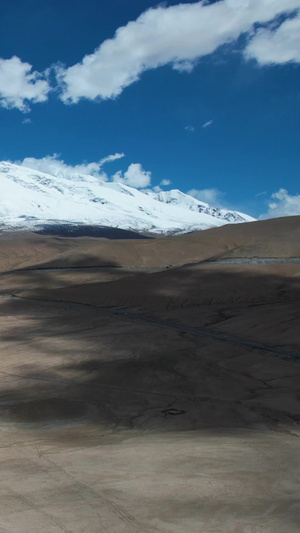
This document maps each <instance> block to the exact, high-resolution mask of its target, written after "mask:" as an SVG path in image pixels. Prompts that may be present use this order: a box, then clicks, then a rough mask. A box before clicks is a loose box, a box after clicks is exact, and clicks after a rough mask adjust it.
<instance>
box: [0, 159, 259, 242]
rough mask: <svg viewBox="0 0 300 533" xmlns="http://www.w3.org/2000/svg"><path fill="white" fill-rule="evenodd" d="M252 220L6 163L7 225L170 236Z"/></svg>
mask: <svg viewBox="0 0 300 533" xmlns="http://www.w3.org/2000/svg"><path fill="white" fill-rule="evenodd" d="M252 220H254V219H253V218H252V217H250V216H248V215H244V214H242V213H238V212H235V211H227V210H225V209H217V208H214V207H212V206H210V205H208V204H206V203H204V202H199V201H198V200H196V199H195V198H192V197H191V196H188V195H186V194H183V193H182V192H180V191H178V190H172V191H167V192H160V193H152V192H148V193H144V192H141V191H138V190H137V189H133V188H131V187H128V186H126V185H123V184H121V183H111V182H105V181H101V180H99V178H97V177H95V176H87V175H83V174H76V175H74V176H72V177H70V176H68V177H66V176H52V175H49V174H45V173H44V172H39V171H37V170H32V169H29V168H25V167H22V166H19V165H15V164H13V163H9V162H5V161H3V162H0V224H2V227H3V226H4V227H7V226H8V227H15V228H19V229H25V228H33V227H36V226H43V225H45V224H51V223H52V224H66V223H72V224H89V225H97V226H109V227H114V228H121V229H130V230H134V231H138V232H151V233H155V234H168V233H183V232H187V231H194V230H202V229H207V228H211V227H214V226H222V225H224V224H227V223H238V222H249V221H252Z"/></svg>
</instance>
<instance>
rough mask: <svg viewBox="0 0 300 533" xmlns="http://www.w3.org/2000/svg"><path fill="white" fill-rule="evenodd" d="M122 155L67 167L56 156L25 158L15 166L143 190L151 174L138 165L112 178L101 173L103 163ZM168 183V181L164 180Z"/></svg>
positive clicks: (119, 172) (130, 166) (53, 174)
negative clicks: (121, 184) (97, 179)
mask: <svg viewBox="0 0 300 533" xmlns="http://www.w3.org/2000/svg"><path fill="white" fill-rule="evenodd" d="M121 157H124V154H118V153H116V154H114V155H109V156H107V157H104V158H102V159H101V160H100V161H98V162H95V161H94V162H91V163H82V164H80V165H68V164H67V163H65V162H64V161H63V160H62V159H59V155H58V154H53V155H47V156H45V157H42V158H41V159H36V158H35V157H26V158H25V159H23V161H15V163H16V164H18V165H21V166H23V167H26V168H31V169H34V170H39V171H40V172H45V173H46V174H50V175H51V176H57V177H62V178H72V177H73V176H74V175H78V174H83V175H89V176H94V177H96V178H99V179H101V180H102V181H114V182H116V183H123V184H124V185H128V186H129V187H135V188H136V189H144V188H145V187H148V186H149V185H150V184H151V172H149V171H145V170H143V168H142V165H141V164H140V163H132V164H131V165H129V167H128V169H127V170H126V172H124V173H123V172H122V170H119V171H118V172H116V173H115V174H114V175H113V176H111V177H109V176H108V175H107V174H106V173H105V172H102V171H101V168H102V166H103V165H104V164H105V163H109V162H111V161H115V160H116V159H121ZM165 181H168V180H165Z"/></svg>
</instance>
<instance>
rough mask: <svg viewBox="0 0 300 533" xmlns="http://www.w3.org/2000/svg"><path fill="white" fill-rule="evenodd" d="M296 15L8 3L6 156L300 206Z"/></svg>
mask: <svg viewBox="0 0 300 533" xmlns="http://www.w3.org/2000/svg"><path fill="white" fill-rule="evenodd" d="M299 12H300V0H219V1H217V2H191V1H190V2H187V1H183V0H182V1H181V2H177V1H171V2H168V3H163V4H157V2H152V1H150V0H138V1H137V0H109V2H108V1H105V2H104V1H102V0H85V1H84V2H83V1H82V0H7V1H6V0H2V2H1V4H0V16H1V22H2V24H1V35H0V45H1V46H0V58H1V59H0V105H1V107H0V128H1V144H0V160H10V161H13V162H23V164H24V165H27V166H32V167H34V168H39V169H40V170H44V171H45V172H52V173H54V174H58V173H59V172H65V173H66V172H70V173H72V172H74V171H81V172H91V173H93V174H95V175H99V177H101V178H102V179H112V180H115V181H118V180H119V181H123V182H124V183H127V184H128V185H133V186H137V187H140V188H142V187H161V188H162V189H170V188H178V189H180V190H182V191H184V192H191V193H192V194H193V195H195V196H196V197H198V198H199V199H200V200H203V201H208V202H209V203H212V204H213V205H221V206H225V207H229V208H234V209H237V210H239V211H244V212H246V213H248V214H251V215H252V216H255V217H258V216H260V215H261V214H265V215H266V216H281V215H289V214H300V196H299V194H300V187H299V181H300V180H299V178H300V170H299V169H300V150H299V144H300V143H299V140H300V105H299V104H300V86H299V74H300V65H299V63H300V14H299ZM116 32H117V33H116ZM54 154H56V155H55V156H54ZM115 154H117V155H116V156H115V157H111V158H110V159H109V160H106V161H103V159H104V158H106V157H107V156H113V155H115ZM123 154H124V155H123ZM121 156H122V157H121ZM24 160H25V161H24ZM78 165H81V166H80V167H78ZM150 180H151V182H150ZM170 182H171V183H170ZM270 206H271V207H270Z"/></svg>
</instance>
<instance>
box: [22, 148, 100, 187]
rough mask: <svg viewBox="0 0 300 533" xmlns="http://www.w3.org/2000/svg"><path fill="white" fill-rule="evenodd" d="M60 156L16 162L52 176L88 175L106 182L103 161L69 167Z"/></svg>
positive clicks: (54, 155)
mask: <svg viewBox="0 0 300 533" xmlns="http://www.w3.org/2000/svg"><path fill="white" fill-rule="evenodd" d="M58 157H59V155H58V154H53V155H47V156H46V157H42V158H41V159H36V158H35V157H26V158H25V159H23V161H16V163H17V164H18V165H22V166H23V167H26V168H32V169H35V170H39V171H40V172H45V173H46V174H51V175H52V176H58V177H63V178H68V177H72V176H74V174H85V175H86V174H87V175H91V176H95V177H98V178H100V179H101V180H104V181H106V180H107V175H106V174H105V173H104V172H100V170H101V161H99V162H92V163H82V164H81V165H74V166H72V165H68V164H67V163H65V162H64V161H63V160H60V159H58Z"/></svg>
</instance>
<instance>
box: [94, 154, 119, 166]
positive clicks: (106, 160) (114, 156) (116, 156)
mask: <svg viewBox="0 0 300 533" xmlns="http://www.w3.org/2000/svg"><path fill="white" fill-rule="evenodd" d="M122 157H125V154H123V153H122V154H118V153H116V154H112V155H108V156H107V157H103V159H101V160H100V161H99V165H100V167H102V166H103V165H104V164H105V163H111V162H112V161H116V160H117V159H122Z"/></svg>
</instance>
